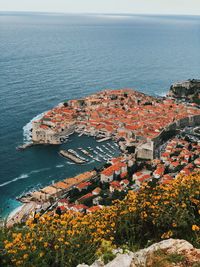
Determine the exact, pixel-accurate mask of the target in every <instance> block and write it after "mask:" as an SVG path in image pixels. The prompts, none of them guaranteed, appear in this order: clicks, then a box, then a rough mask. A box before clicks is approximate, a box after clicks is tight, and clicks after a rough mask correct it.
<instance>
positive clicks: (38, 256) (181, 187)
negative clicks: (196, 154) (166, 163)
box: [0, 173, 200, 267]
mask: <svg viewBox="0 0 200 267" xmlns="http://www.w3.org/2000/svg"><path fill="white" fill-rule="evenodd" d="M199 215H200V174H199V173H196V174H192V175H189V176H187V177H184V176H179V177H178V178H177V179H175V180H174V181H172V182H171V183H170V184H156V185H155V184H154V185H153V184H150V183H149V184H143V186H142V187H141V189H140V190H139V191H138V192H133V191H129V193H128V195H127V197H126V198H125V199H124V200H122V201H119V200H117V201H115V202H114V203H113V205H112V206H110V207H105V208H103V209H102V210H99V211H96V212H95V213H93V214H81V213H75V212H71V211H68V212H66V213H65V214H62V215H61V216H58V215H52V214H45V215H42V216H40V215H39V214H37V216H36V217H37V220H32V219H30V220H28V221H27V222H26V225H18V226H14V227H13V228H11V229H2V230H1V234H0V253H1V256H0V266H42V267H45V266H66V267H68V266H69V267H73V266H76V265H78V264H79V263H83V262H85V263H88V264H91V263H92V262H93V261H94V260H95V259H96V258H97V257H100V256H101V255H100V253H101V251H104V250H105V244H109V247H113V248H114V247H120V246H122V247H123V246H126V247H127V248H129V249H132V250H133V249H134V248H135V247H137V248H138V247H144V246H146V245H147V244H148V245H149V244H150V243H153V242H155V241H159V240H161V239H167V238H169V237H173V238H183V239H186V240H188V241H189V242H191V243H193V244H194V245H195V246H197V247H199V246H200V216H199ZM106 242H108V243H106ZM100 248H103V249H100ZM106 251H107V246H106ZM108 251H109V253H108V252H106V253H107V254H109V255H108V256H109V257H110V250H108ZM102 258H104V257H102Z"/></svg>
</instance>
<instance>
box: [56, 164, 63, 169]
mask: <svg viewBox="0 0 200 267" xmlns="http://www.w3.org/2000/svg"><path fill="white" fill-rule="evenodd" d="M63 167H64V165H63V164H60V165H56V168H63Z"/></svg>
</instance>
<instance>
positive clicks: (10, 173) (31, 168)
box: [0, 13, 200, 215]
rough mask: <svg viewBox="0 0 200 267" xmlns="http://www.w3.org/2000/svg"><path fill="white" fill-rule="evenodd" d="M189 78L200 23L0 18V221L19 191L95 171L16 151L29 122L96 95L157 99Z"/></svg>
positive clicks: (52, 155)
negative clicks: (117, 91)
mask: <svg viewBox="0 0 200 267" xmlns="http://www.w3.org/2000/svg"><path fill="white" fill-rule="evenodd" d="M193 77H194V78H199V77H200V17H189V16H188V17H176V16H173V17H167V16H165V17H161V16H132V15H130V16H121V15H117V16H111V15H107V16H105V15H90V16H89V15H80V16H78V15H58V14H30V13H22V14H20V13H12V14H8V13H0V96H1V97H0V150H1V151H0V208H1V211H0V214H1V215H5V214H6V213H8V212H9V211H10V210H12V209H13V208H15V207H17V205H18V203H17V202H16V201H15V197H16V196H18V195H20V194H21V193H22V192H24V191H28V190H31V189H33V188H35V187H40V186H44V185H48V184H50V183H51V182H52V181H57V180H59V179H62V178H66V177H70V176H73V175H75V174H77V173H80V172H81V171H85V170H89V169H92V168H93V167H94V165H95V164H94V163H92V162H91V163H89V164H87V165H82V166H77V165H73V164H69V163H68V162H67V160H65V159H63V158H61V157H60V156H59V155H58V151H59V147H51V146H44V147H33V148H30V149H27V150H26V151H23V152H19V151H16V146H17V145H19V144H21V143H22V142H23V138H24V136H23V127H24V126H25V125H26V124H27V123H28V122H29V121H30V120H31V119H32V118H33V117H35V116H37V115H38V114H40V113H42V112H43V111H46V110H48V109H50V108H52V107H53V106H55V105H56V104H58V103H59V102H61V101H63V100H65V99H71V98H78V97H82V96H86V95H88V94H91V93H93V92H96V91H98V90H100V89H104V88H121V87H134V88H137V89H138V90H141V91H142V92H145V93H148V94H152V95H163V94H165V93H166V92H167V90H168V88H169V86H170V84H171V83H172V82H174V81H177V80H183V79H188V78H193ZM26 128H27V127H25V129H26ZM77 146H79V147H80V146H81V147H87V146H96V143H95V140H94V139H92V138H87V137H81V138H78V137H76V136H75V137H72V138H71V141H70V142H69V143H68V144H67V147H68V148H76V147H77Z"/></svg>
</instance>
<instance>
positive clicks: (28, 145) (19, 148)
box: [16, 143, 34, 150]
mask: <svg viewBox="0 0 200 267" xmlns="http://www.w3.org/2000/svg"><path fill="white" fill-rule="evenodd" d="M33 145H34V143H27V144H23V145H20V146H18V147H16V149H17V150H25V149H26V148H28V147H31V146H33Z"/></svg>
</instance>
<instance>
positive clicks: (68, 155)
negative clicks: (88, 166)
mask: <svg viewBox="0 0 200 267" xmlns="http://www.w3.org/2000/svg"><path fill="white" fill-rule="evenodd" d="M59 153H60V155H61V156H63V157H65V158H68V159H70V160H72V161H73V162H75V163H77V164H83V163H85V162H86V161H85V160H82V159H80V158H78V157H76V156H75V155H74V154H72V153H70V152H68V151H66V150H60V152H59Z"/></svg>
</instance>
